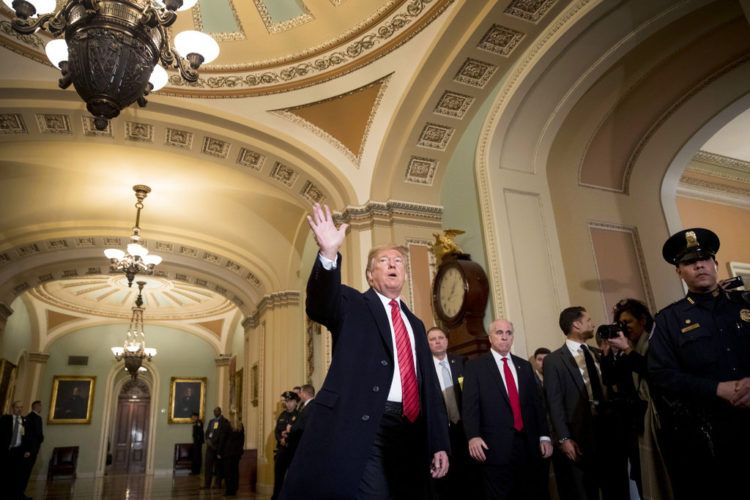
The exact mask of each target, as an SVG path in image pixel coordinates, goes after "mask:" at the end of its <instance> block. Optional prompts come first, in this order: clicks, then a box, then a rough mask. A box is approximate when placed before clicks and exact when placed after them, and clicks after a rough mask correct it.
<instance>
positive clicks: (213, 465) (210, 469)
mask: <svg viewBox="0 0 750 500" xmlns="http://www.w3.org/2000/svg"><path fill="white" fill-rule="evenodd" d="M214 476H215V477H216V480H215V481H214V486H221V479H222V478H223V477H224V462H223V461H222V460H221V459H220V458H218V457H217V456H216V450H215V449H214V448H211V447H210V446H206V469H205V478H204V479H203V485H204V486H205V487H206V488H210V487H211V480H212V479H213V478H214Z"/></svg>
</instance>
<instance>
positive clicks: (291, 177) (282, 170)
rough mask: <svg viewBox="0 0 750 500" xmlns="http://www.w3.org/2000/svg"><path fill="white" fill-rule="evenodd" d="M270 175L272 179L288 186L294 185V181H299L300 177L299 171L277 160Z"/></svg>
mask: <svg viewBox="0 0 750 500" xmlns="http://www.w3.org/2000/svg"><path fill="white" fill-rule="evenodd" d="M269 175H270V176H271V178H272V179H275V180H277V181H279V182H280V183H282V184H284V185H285V186H287V187H294V183H295V182H297V178H298V177H299V172H297V171H296V170H294V169H293V168H292V167H289V166H287V165H284V164H283V163H281V162H280V161H277V162H276V163H274V164H273V168H272V169H271V173H270V174H269Z"/></svg>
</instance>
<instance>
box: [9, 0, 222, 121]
mask: <svg viewBox="0 0 750 500" xmlns="http://www.w3.org/2000/svg"><path fill="white" fill-rule="evenodd" d="M197 1H198V0H64V2H62V6H61V7H60V9H59V10H57V11H56V12H55V8H56V7H57V2H56V1H55V0H3V2H4V3H5V5H7V6H8V7H9V8H11V9H12V10H13V11H14V13H15V18H14V19H13V22H12V27H13V29H14V30H15V31H16V32H17V33H20V34H23V35H31V34H33V33H35V32H36V31H37V30H39V29H43V30H46V31H48V32H49V33H50V34H51V35H52V36H53V38H54V39H53V40H51V41H50V42H49V43H47V45H46V46H45V49H44V50H45V52H46V54H47V57H48V58H49V60H50V62H51V63H52V64H53V65H54V66H55V67H56V68H58V69H60V71H61V73H62V78H60V80H59V81H58V85H59V86H60V88H62V89H66V88H68V87H69V86H70V84H71V83H72V84H73V86H74V87H75V89H76V92H78V95H79V96H81V98H82V99H83V100H84V101H86V108H87V109H88V110H89V112H90V113H91V114H92V115H94V125H95V126H96V128H97V130H104V129H106V128H107V124H108V122H109V120H110V119H111V118H115V117H116V116H117V115H119V114H120V111H121V110H122V109H123V108H125V107H127V106H130V105H131V104H133V103H134V102H137V103H138V105H139V106H141V107H143V106H145V105H146V96H147V95H148V94H149V93H151V92H154V91H156V90H159V89H160V88H162V87H163V86H164V85H166V83H167V81H168V79H169V76H168V75H167V72H166V69H165V68H173V69H176V70H178V71H179V72H180V75H181V76H182V78H183V79H184V80H185V81H187V82H195V81H197V80H198V68H199V67H200V65H201V64H203V63H209V62H211V61H213V60H214V59H216V57H217V56H218V55H219V45H218V44H217V43H216V41H215V40H214V39H213V38H211V36H209V35H207V34H205V33H201V32H200V31H183V32H181V33H178V34H177V36H175V37H174V40H172V37H171V32H170V31H169V30H168V28H169V27H170V26H172V24H173V23H174V22H175V20H176V19H177V11H179V10H187V9H191V8H192V7H193V6H194V5H195V4H196V2H197ZM61 35H63V38H64V39H63V38H58V37H60V36H61ZM173 42H174V43H173ZM159 63H161V64H159Z"/></svg>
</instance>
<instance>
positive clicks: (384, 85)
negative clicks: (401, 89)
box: [271, 73, 393, 167]
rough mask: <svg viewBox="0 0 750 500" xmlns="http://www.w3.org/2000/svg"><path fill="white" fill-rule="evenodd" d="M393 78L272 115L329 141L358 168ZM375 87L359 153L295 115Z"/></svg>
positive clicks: (281, 110) (385, 78)
mask: <svg viewBox="0 0 750 500" xmlns="http://www.w3.org/2000/svg"><path fill="white" fill-rule="evenodd" d="M391 76H393V73H390V74H389V75H387V76H385V77H383V78H379V79H378V80H375V81H374V82H370V83H368V84H367V85H364V86H362V87H359V88H356V89H353V90H351V91H349V92H345V93H343V94H340V95H337V96H334V97H331V98H328V99H323V100H321V101H316V102H313V103H310V104H305V105H302V106H295V107H292V108H285V109H278V110H273V111H271V113H273V114H275V115H277V116H281V117H283V118H286V119H287V120H289V121H291V122H292V123H294V124H296V125H299V126H300V127H302V128H304V129H305V130H308V131H309V132H311V133H313V134H315V135H316V136H318V137H320V138H321V139H323V140H325V141H327V142H328V143H329V144H331V145H332V146H333V147H334V148H336V149H337V150H338V151H339V152H340V153H341V154H343V155H344V156H346V157H347V158H348V159H349V161H351V162H352V163H354V164H355V165H356V166H357V167H359V162H360V160H361V159H362V154H363V153H364V150H365V145H366V144H367V138H368V137H369V135H370V127H371V126H372V123H373V120H374V119H375V114H376V113H377V111H378V109H379V108H380V104H381V103H382V102H383V96H384V95H385V92H386V90H387V89H388V82H389V81H390V79H391ZM374 85H379V86H380V89H379V90H378V95H377V96H376V97H375V100H374V101H373V103H372V107H371V108H370V113H369V115H368V116H367V123H366V124H365V130H364V131H363V133H362V140H361V142H360V145H359V151H352V150H350V149H349V148H347V147H346V146H344V144H342V142H341V141H339V140H338V139H337V138H336V137H334V136H333V135H331V134H329V133H328V132H327V131H326V130H324V129H322V128H320V127H318V126H316V125H315V124H313V123H310V122H309V121H307V120H305V119H304V118H302V117H300V116H299V115H297V114H295V113H294V111H295V110H297V109H302V108H309V107H310V106H311V105H315V104H320V103H324V102H328V101H334V100H337V99H342V98H345V97H348V96H350V95H352V94H356V93H359V92H361V91H362V90H365V89H367V88H369V87H372V86H374Z"/></svg>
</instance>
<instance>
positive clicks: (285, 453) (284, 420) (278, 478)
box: [271, 391, 299, 500]
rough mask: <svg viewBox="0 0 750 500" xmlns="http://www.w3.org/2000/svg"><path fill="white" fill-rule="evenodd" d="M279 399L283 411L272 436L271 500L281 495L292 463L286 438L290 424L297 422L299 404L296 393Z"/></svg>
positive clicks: (285, 393)
mask: <svg viewBox="0 0 750 500" xmlns="http://www.w3.org/2000/svg"><path fill="white" fill-rule="evenodd" d="M281 399H282V401H283V402H284V411H282V412H281V414H280V415H279V418H277V419H276V428H275V430H274V435H275V436H276V449H275V450H274V464H273V475H274V479H273V495H272V496H271V500H276V499H277V498H278V497H279V493H281V486H282V485H283V484H284V476H286V471H287V469H288V468H289V464H290V463H291V462H292V453H291V451H290V449H289V443H288V442H287V438H288V436H289V430H290V429H291V427H292V424H293V423H294V421H295V420H297V416H298V414H299V412H298V411H297V405H298V403H299V396H298V395H297V393H295V392H292V391H286V392H283V393H282V394H281Z"/></svg>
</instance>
